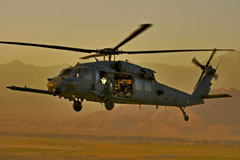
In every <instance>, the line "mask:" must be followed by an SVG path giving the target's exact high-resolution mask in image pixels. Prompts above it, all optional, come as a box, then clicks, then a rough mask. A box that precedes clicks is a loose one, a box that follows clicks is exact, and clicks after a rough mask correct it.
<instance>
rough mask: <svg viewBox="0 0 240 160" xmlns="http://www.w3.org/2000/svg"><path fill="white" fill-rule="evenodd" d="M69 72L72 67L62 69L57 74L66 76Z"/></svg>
mask: <svg viewBox="0 0 240 160" xmlns="http://www.w3.org/2000/svg"><path fill="white" fill-rule="evenodd" d="M71 72H72V68H67V69H63V70H62V71H61V72H60V73H59V76H68V75H70V73H71Z"/></svg>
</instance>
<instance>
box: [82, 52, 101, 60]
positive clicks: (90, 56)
mask: <svg viewBox="0 0 240 160" xmlns="http://www.w3.org/2000/svg"><path fill="white" fill-rule="evenodd" d="M102 56H104V55H103V54H101V53H97V54H91V55H89V56H84V57H81V58H80V59H89V58H93V57H102Z"/></svg>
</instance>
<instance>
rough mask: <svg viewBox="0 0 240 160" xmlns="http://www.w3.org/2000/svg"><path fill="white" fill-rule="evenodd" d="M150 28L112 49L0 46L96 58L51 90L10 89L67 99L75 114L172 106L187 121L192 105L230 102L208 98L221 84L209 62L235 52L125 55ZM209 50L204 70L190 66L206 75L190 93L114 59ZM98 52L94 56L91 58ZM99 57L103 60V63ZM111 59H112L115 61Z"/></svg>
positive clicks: (65, 74) (52, 81) (66, 72)
mask: <svg viewBox="0 0 240 160" xmlns="http://www.w3.org/2000/svg"><path fill="white" fill-rule="evenodd" d="M151 26H152V24H142V25H140V26H139V28H138V29H136V30H135V31H134V32H132V33H131V34H130V35H129V36H128V37H127V38H126V39H124V40H123V41H121V42H120V43H119V44H118V45H116V46H115V47H113V48H103V49H83V48H74V47H66V46H57V45H45V44H37V43H25V42H11V41H0V43H1V44H11V45H21V46H32V47H42V48H49V49H57V50H66V51H73V52H83V53H89V54H90V55H87V56H84V57H82V58H81V59H89V58H95V60H96V62H88V63H77V64H76V65H75V66H69V67H67V68H64V69H63V70H62V71H61V72H60V73H59V74H58V75H57V76H55V77H52V78H48V83H47V90H41V89H34V88H28V87H26V86H25V87H17V86H7V88H8V89H11V90H16V91H23V92H33V93H39V94H47V95H53V96H58V97H59V98H61V97H63V98H65V99H68V100H69V101H73V109H74V110H75V111H76V112H79V111H81V110H82V102H83V101H84V100H86V101H93V102H100V103H104V106H105V108H106V109H107V110H112V109H113V108H114V104H117V103H119V104H138V105H139V107H140V106H141V105H155V106H156V108H158V106H173V107H178V108H180V110H181V112H182V114H183V117H184V120H185V121H188V120H189V116H188V115H187V114H186V112H185V108H186V107H189V106H193V105H200V104H204V102H205V99H212V98H224V97H231V96H230V95H228V94H212V95H209V92H210V89H211V85H212V83H211V81H212V79H213V78H214V79H217V78H218V75H217V74H216V71H217V68H218V66H217V67H216V68H214V67H212V65H211V64H210V63H211V60H212V58H213V56H214V55H215V53H216V52H217V51H234V50H233V49H216V48H215V49H180V50H148V51H122V50H119V48H120V47H122V46H123V45H125V44H126V43H127V42H129V41H130V40H132V39H134V38H135V37H136V36H138V35H139V34H141V33H142V32H143V31H145V30H146V29H148V28H149V27H151ZM205 51H211V52H212V54H211V56H210V57H209V59H208V61H207V63H206V64H205V65H203V64H201V63H200V62H199V61H198V60H197V59H196V58H193V59H192V62H193V63H194V64H195V65H196V66H198V67H199V68H200V69H201V70H202V73H201V75H200V78H199V79H198V81H197V84H196V86H195V88H194V91H193V92H192V94H188V93H186V92H183V91H180V90H177V89H175V88H172V87H169V86H167V85H164V84H162V83H160V82H157V80H156V79H155V76H154V74H155V73H156V72H155V71H154V70H152V69H149V68H144V67H142V66H139V65H136V64H133V63H130V62H128V61H120V60H119V61H117V60H116V58H115V56H116V55H120V54H154V53H172V52H177V53H180V52H205ZM92 53H94V54H92ZM97 57H103V60H102V61H99V60H98V59H97ZM112 58H113V59H112Z"/></svg>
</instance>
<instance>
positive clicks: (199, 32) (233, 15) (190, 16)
mask: <svg viewBox="0 0 240 160" xmlns="http://www.w3.org/2000/svg"><path fill="white" fill-rule="evenodd" d="M142 23H152V24H154V26H153V27H151V28H150V29H149V30H147V31H146V32H144V33H143V34H142V35H140V36H139V37H137V38H136V39H134V40H133V41H131V42H129V43H128V44H126V45H125V46H123V47H122V48H120V49H123V50H151V49H187V48H193V49H195V48H214V47H217V48H233V49H238V50H240V47H239V42H240V31H239V30H240V29H239V28H240V1H239V0H201V1H200V0H181V1H180V0H148V1H146V0H119V1H116V0H68V1H66V0H51V1H49V0H41V1H35V0H21V1H19V0H0V40H7V41H23V42H33V43H43V44H55V45H65V46H72V47H80V48H90V49H100V48H105V47H114V46H115V45H117V44H118V43H119V42H120V41H122V40H123V39H124V38H125V37H126V36H128V35H129V34H130V33H131V32H132V31H134V30H135V29H136V28H137V27H138V25H139V24H142ZM85 55H86V54H85V53H75V52H68V51H56V50H50V49H40V48H32V47H19V46H9V45H0V63H7V62H9V61H12V60H15V59H17V60H21V61H23V62H24V63H26V64H36V65H41V66H46V65H47V66H49V65H57V64H62V63H66V64H74V63H76V62H77V61H78V57H81V56H85ZM193 56H196V57H200V59H202V60H203V59H205V58H207V57H208V56H209V53H207V54H205V53H198V54H197V53H195V54H188V53H183V54H168V55H167V54H158V55H131V56H125V55H124V56H123V55H122V56H119V58H120V59H126V58H127V59H129V60H130V61H132V62H154V63H157V62H161V63H162V62H164V63H168V64H172V65H174V64H182V65H191V62H190V61H191V59H192V57H193ZM81 61H82V60H81ZM81 61H80V62H81ZM82 62H87V61H86V60H84V61H82Z"/></svg>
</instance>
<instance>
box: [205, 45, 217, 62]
mask: <svg viewBox="0 0 240 160" xmlns="http://www.w3.org/2000/svg"><path fill="white" fill-rule="evenodd" d="M216 52H217V49H216V48H214V50H213V52H212V54H211V56H210V57H209V59H208V61H207V64H206V66H208V65H209V63H210V62H211V60H212V58H213V56H214V55H215V53H216Z"/></svg>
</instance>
